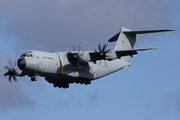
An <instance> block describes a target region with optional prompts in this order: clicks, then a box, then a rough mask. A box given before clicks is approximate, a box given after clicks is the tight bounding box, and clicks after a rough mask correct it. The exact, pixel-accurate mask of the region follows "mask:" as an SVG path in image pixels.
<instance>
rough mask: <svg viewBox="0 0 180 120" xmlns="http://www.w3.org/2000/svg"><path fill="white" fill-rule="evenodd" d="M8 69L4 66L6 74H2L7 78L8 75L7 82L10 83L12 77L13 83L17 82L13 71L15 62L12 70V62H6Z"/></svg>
mask: <svg viewBox="0 0 180 120" xmlns="http://www.w3.org/2000/svg"><path fill="white" fill-rule="evenodd" d="M8 63H9V65H10V67H8V66H7V65H5V66H4V69H7V70H8V72H6V73H5V74H4V76H8V75H9V82H11V78H12V77H13V79H14V81H17V79H16V77H15V74H16V70H15V66H16V61H14V68H12V62H11V61H10V60H9V61H8Z"/></svg>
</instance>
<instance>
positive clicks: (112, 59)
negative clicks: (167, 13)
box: [4, 27, 172, 88]
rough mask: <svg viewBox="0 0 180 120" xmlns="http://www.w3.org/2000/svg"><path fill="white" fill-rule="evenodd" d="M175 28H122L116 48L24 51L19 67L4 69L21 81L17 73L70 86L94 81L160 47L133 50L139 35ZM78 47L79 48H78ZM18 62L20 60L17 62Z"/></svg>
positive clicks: (33, 79)
mask: <svg viewBox="0 0 180 120" xmlns="http://www.w3.org/2000/svg"><path fill="white" fill-rule="evenodd" d="M165 31H172V30H146V31H131V30H129V29H127V28H124V27H122V28H121V30H120V32H119V33H117V34H116V35H115V36H113V37H112V38H111V39H109V42H114V41H117V42H116V45H115V47H114V49H113V50H106V47H107V44H105V45H103V46H102V47H101V45H100V44H99V45H98V51H97V50H96V49H95V50H94V51H80V47H79V48H78V51H76V50H75V51H72V52H58V53H52V52H42V51H35V50H29V51H23V52H26V53H24V54H22V55H21V56H20V58H19V59H18V61H17V65H18V67H17V68H12V63H11V62H10V61H9V64H10V67H11V68H10V67H8V66H5V67H4V68H5V69H7V70H8V71H7V72H6V73H5V74H4V76H9V81H10V82H11V78H13V79H14V80H15V81H17V79H16V77H15V76H21V77H22V76H26V75H27V76H29V77H31V81H36V80H37V76H41V77H44V78H45V80H47V81H48V82H49V83H52V84H53V86H54V87H59V88H61V87H62V88H69V84H70V83H80V84H85V85H87V84H91V81H92V80H95V79H98V78H101V77H104V76H106V75H109V74H111V73H113V72H116V71H118V70H121V69H123V68H126V67H128V66H130V65H131V63H128V59H129V57H132V56H133V55H135V54H137V51H144V50H152V49H156V48H145V49H133V47H134V45H135V42H136V39H137V37H138V34H144V33H154V32H165ZM74 49H75V48H74ZM15 64H16V63H15Z"/></svg>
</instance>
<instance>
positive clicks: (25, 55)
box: [21, 53, 33, 57]
mask: <svg viewBox="0 0 180 120" xmlns="http://www.w3.org/2000/svg"><path fill="white" fill-rule="evenodd" d="M21 57H33V55H32V54H27V53H25V54H22V55H21Z"/></svg>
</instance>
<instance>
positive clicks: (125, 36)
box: [108, 27, 174, 62]
mask: <svg viewBox="0 0 180 120" xmlns="http://www.w3.org/2000/svg"><path fill="white" fill-rule="evenodd" d="M166 31H174V30H169V29H164V30H143V31H131V30H130V29H127V28H125V27H122V28H121V30H120V32H119V33H117V34H116V35H115V36H113V37H112V38H111V39H109V40H108V41H109V42H114V41H117V42H116V45H115V47H114V50H132V49H133V48H134V45H135V43H136V39H137V38H138V34H145V33H155V32H166ZM129 57H130V56H124V57H122V58H121V59H122V60H124V61H126V62H128V60H129Z"/></svg>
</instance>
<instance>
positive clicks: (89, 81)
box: [75, 79, 91, 85]
mask: <svg viewBox="0 0 180 120" xmlns="http://www.w3.org/2000/svg"><path fill="white" fill-rule="evenodd" d="M75 83H76V84H78V83H80V84H85V85H88V84H91V80H86V79H76V80H75Z"/></svg>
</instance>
